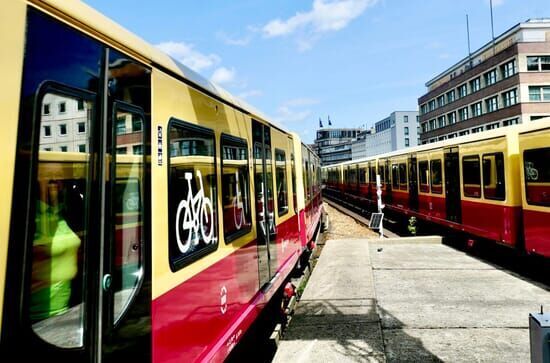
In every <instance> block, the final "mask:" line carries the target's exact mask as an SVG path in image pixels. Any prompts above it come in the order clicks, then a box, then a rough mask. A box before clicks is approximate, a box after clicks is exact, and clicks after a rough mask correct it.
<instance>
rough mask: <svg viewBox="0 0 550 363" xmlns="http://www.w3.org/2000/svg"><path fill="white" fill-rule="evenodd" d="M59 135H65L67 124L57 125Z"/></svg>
mask: <svg viewBox="0 0 550 363" xmlns="http://www.w3.org/2000/svg"><path fill="white" fill-rule="evenodd" d="M59 135H62V136H63V135H67V125H66V124H61V125H59Z"/></svg>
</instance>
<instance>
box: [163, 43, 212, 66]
mask: <svg viewBox="0 0 550 363" xmlns="http://www.w3.org/2000/svg"><path fill="white" fill-rule="evenodd" d="M156 47H157V48H160V49H161V50H162V51H164V52H166V53H168V54H169V55H170V56H172V57H174V58H175V59H177V60H178V61H180V62H181V63H183V64H185V65H186V66H188V67H189V68H191V69H193V70H195V71H197V72H200V71H202V70H204V69H207V68H210V67H212V66H214V65H216V64H218V63H220V61H221V58H220V57H219V56H218V55H217V54H203V53H201V52H199V51H197V50H195V49H194V45H193V44H187V43H184V42H172V41H169V42H163V43H160V44H157V45H156Z"/></svg>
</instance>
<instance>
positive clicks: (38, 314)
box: [29, 93, 93, 348]
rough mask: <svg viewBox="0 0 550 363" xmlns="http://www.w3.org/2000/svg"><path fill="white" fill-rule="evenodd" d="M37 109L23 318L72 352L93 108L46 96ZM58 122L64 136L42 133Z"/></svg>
mask: <svg viewBox="0 0 550 363" xmlns="http://www.w3.org/2000/svg"><path fill="white" fill-rule="evenodd" d="M48 104H50V105H52V104H56V105H58V104H64V109H63V112H60V109H59V108H58V107H50V108H49V109H48V108H47V107H45V105H48ZM79 105H81V107H79ZM40 109H41V110H42V113H41V115H40V136H39V151H38V170H37V174H36V175H37V180H36V182H35V184H34V185H35V188H36V190H35V192H36V201H35V205H34V208H35V213H34V218H32V219H31V225H32V223H33V222H34V225H33V230H34V237H33V248H32V274H31V288H30V311H29V315H30V316H29V318H30V320H31V322H32V329H33V330H34V332H35V333H36V334H37V335H38V336H40V337H41V338H42V339H43V340H45V341H46V342H48V343H51V344H54V345H56V346H59V347H63V348H76V347H81V346H82V344H83V312H84V302H83V294H82V291H83V289H84V288H85V286H84V279H83V265H82V261H83V258H82V253H83V251H84V246H85V243H86V237H87V225H86V220H87V211H86V202H87V200H86V198H87V197H88V196H89V193H88V191H87V185H88V180H89V170H90V167H89V163H90V158H89V155H90V154H89V152H90V146H91V144H90V133H89V132H88V131H89V130H90V122H91V119H92V116H91V115H92V111H93V104H92V103H91V102H89V101H87V100H82V99H79V98H76V97H68V96H64V95H60V94H54V93H47V94H46V95H44V97H43V98H42V100H41V108H40ZM44 110H47V111H49V112H44ZM82 123H84V127H82V125H81V124H82ZM60 124H63V125H65V126H66V130H65V131H66V132H65V133H63V134H62V133H58V132H51V133H47V132H46V130H48V128H47V127H46V126H48V127H49V129H51V130H57V129H59V125H60ZM79 124H80V130H83V131H82V132H81V131H79ZM81 145H83V146H81Z"/></svg>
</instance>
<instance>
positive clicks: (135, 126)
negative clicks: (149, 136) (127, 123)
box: [132, 114, 143, 132]
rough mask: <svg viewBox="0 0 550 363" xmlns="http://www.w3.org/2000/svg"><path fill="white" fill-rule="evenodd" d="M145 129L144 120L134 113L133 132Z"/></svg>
mask: <svg viewBox="0 0 550 363" xmlns="http://www.w3.org/2000/svg"><path fill="white" fill-rule="evenodd" d="M142 129H143V121H142V119H141V117H140V116H139V115H134V114H132V132H140V131H141V130H142Z"/></svg>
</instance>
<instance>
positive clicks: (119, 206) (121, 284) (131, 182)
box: [111, 104, 144, 324]
mask: <svg viewBox="0 0 550 363" xmlns="http://www.w3.org/2000/svg"><path fill="white" fill-rule="evenodd" d="M138 112H139V111H138ZM138 112H131V111H126V110H125V109H124V108H119V107H118V104H117V107H116V115H115V116H116V117H115V120H125V122H127V123H130V122H131V120H132V119H139V120H141V122H143V116H142V115H141V114H140V113H138ZM126 131H127V132H128V133H127V134H118V133H117V134H116V137H115V139H114V145H113V146H114V147H113V150H117V149H118V147H120V145H125V144H128V143H133V146H132V153H130V154H126V155H116V153H115V154H114V155H113V163H112V165H111V167H112V169H111V172H112V175H114V176H115V178H114V179H113V180H112V182H113V188H112V190H113V192H112V194H111V198H112V200H113V202H112V205H113V218H112V220H113V221H114V222H113V224H112V236H113V238H114V247H113V250H114V256H115V264H114V270H113V274H112V276H113V290H114V296H115V298H114V305H113V321H114V322H115V324H116V323H117V322H118V320H119V319H120V317H121V316H122V314H123V313H124V312H125V311H126V309H127V307H128V306H129V304H130V301H131V300H132V299H133V297H134V295H135V294H136V292H137V290H138V286H139V284H140V283H141V278H142V276H143V255H142V251H143V235H144V233H143V205H144V204H143V179H144V175H143V174H144V169H143V164H144V157H143V152H142V147H143V144H144V134H143V131H142V130H141V129H139V130H135V129H133V128H132V127H127V128H126Z"/></svg>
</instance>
